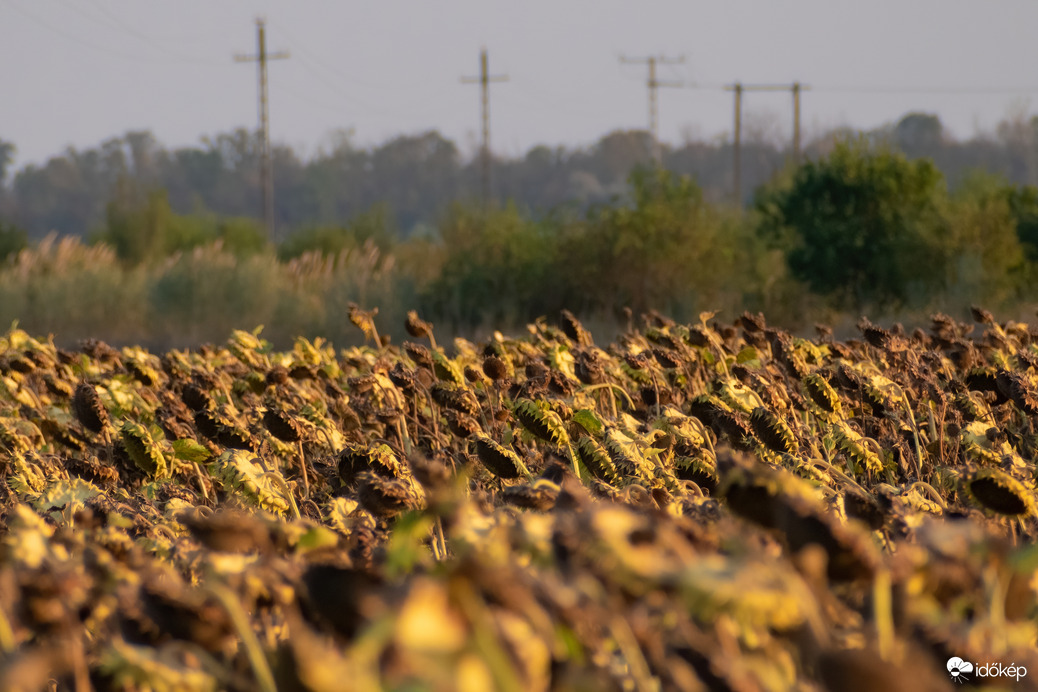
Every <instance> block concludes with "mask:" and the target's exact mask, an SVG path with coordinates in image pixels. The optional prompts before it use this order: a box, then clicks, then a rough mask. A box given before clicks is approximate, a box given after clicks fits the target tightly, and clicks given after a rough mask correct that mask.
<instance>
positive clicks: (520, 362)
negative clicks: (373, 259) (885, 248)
mask: <svg viewBox="0 0 1038 692" xmlns="http://www.w3.org/2000/svg"><path fill="white" fill-rule="evenodd" d="M973 316H974V318H975V319H974V322H973V323H970V324H966V323H961V322H958V321H956V320H954V319H952V318H950V317H948V316H946V315H941V314H936V315H934V316H933V317H932V326H931V327H930V328H929V329H928V330H916V331H914V332H912V333H906V332H905V330H903V329H901V328H899V327H897V326H895V327H894V328H892V329H884V328H881V327H879V326H877V325H874V324H871V323H869V322H868V321H866V320H863V321H862V322H860V323H859V325H858V328H859V333H860V338H855V339H851V340H845V341H840V340H836V339H835V338H834V337H833V334H832V332H831V330H828V329H827V328H825V327H824V326H819V327H818V328H817V337H816V338H814V339H805V338H801V337H797V336H794V335H792V334H790V333H788V332H786V331H783V330H781V329H777V328H774V327H772V326H769V325H768V324H767V323H766V321H765V318H764V317H763V316H762V315H760V314H757V315H753V314H749V313H744V314H743V315H742V316H741V317H739V318H738V319H736V320H734V321H732V320H730V319H729V320H727V321H724V320H720V319H718V316H717V315H714V314H711V313H704V314H702V315H701V316H700V318H699V320H698V321H696V322H694V323H691V324H681V323H677V322H675V321H672V320H670V319H668V318H667V317H665V316H663V315H661V314H658V313H654V312H650V313H648V314H645V315H643V316H642V317H641V319H640V320H636V321H635V322H634V323H632V325H631V326H630V327H629V328H628V329H627V330H626V331H624V332H623V333H622V334H620V335H619V336H618V338H617V339H616V340H615V341H614V342H613V343H610V344H596V343H595V342H594V340H593V338H592V336H591V334H590V333H589V332H588V330H587V329H585V327H584V326H583V325H582V324H581V323H580V322H579V321H578V320H577V319H576V318H575V317H574V316H573V315H572V314H570V313H568V312H565V311H563V312H562V314H561V317H560V318H559V319H558V320H557V321H555V322H549V321H547V320H538V321H536V322H534V323H532V324H530V325H528V327H527V329H526V332H525V333H523V334H522V335H518V336H507V335H503V334H500V333H494V334H493V335H492V336H490V337H488V338H486V339H485V340H483V341H482V342H480V343H474V342H471V341H466V340H462V339H455V340H454V341H453V343H450V344H443V343H437V341H436V336H435V332H434V326H433V325H432V324H430V323H429V322H426V321H425V320H423V319H421V318H420V317H419V315H418V314H416V313H414V312H411V313H409V314H408V316H407V320H406V324H405V325H404V326H405V328H406V331H407V333H408V334H409V335H410V337H411V340H408V341H404V342H403V343H402V344H401V345H400V346H396V345H390V344H388V343H386V340H385V339H384V338H382V337H381V336H380V333H379V327H380V326H381V327H382V328H383V330H385V329H386V328H387V325H380V324H379V322H378V316H377V311H375V310H373V309H372V310H365V309H363V308H362V307H360V306H357V305H353V306H351V307H350V310H349V320H350V322H352V324H353V325H354V326H356V327H357V328H358V329H359V330H360V334H361V335H362V336H363V337H364V339H365V345H363V346H359V347H351V348H349V349H340V350H336V349H335V348H334V347H333V346H332V345H331V344H330V343H327V342H325V341H323V340H320V339H315V340H312V341H311V340H306V339H302V338H300V339H298V340H297V341H296V342H295V344H294V346H293V347H292V348H291V350H283V351H279V350H275V349H274V348H273V347H272V346H271V344H270V343H268V342H267V341H265V340H264V339H263V338H262V337H261V334H262V332H260V331H259V330H256V331H253V332H246V331H235V332H234V333H233V334H232V335H231V337H230V338H229V339H228V340H227V341H226V342H225V343H223V344H222V345H219V346H206V347H202V348H199V349H196V350H171V351H168V352H166V353H162V354H157V353H150V352H148V351H146V350H144V349H143V348H140V347H125V348H121V349H116V348H114V347H111V346H109V345H107V344H106V343H104V342H100V341H83V342H80V343H79V344H78V345H77V346H76V347H74V348H60V347H57V346H56V345H55V344H54V341H53V340H52V339H42V338H35V337H33V336H32V335H30V334H28V333H26V332H24V331H22V330H19V329H17V328H14V329H12V330H10V331H9V332H8V333H7V334H6V335H4V336H3V337H2V339H0V402H2V403H0V476H2V482H0V514H2V516H3V521H2V527H3V528H2V530H0V689H4V690H12V691H14V690H40V689H49V690H75V691H76V692H85V691H86V690H92V689H96V690H126V691H135V690H141V691H143V690H153V691H156V692H158V691H169V692H172V691H174V690H177V691H179V690H184V691H188V690H200V691H201V690H242V691H245V690H261V691H263V692H272V691H273V690H312V691H315V692H316V691H332V690H345V689H350V690H360V691H375V690H401V691H403V690H408V691H411V690H414V691H417V690H429V691H440V690H443V691H446V690H464V691H470V690H471V691H476V690H506V691H513V690H514V691H519V690H539V691H547V690H589V691H590V690H638V691H648V690H739V691H752V690H769V691H770V690H775V691H777V690H791V689H798V690H819V691H821V690H832V691H835V690H876V689H884V690H887V691H888V692H895V691H899V690H939V689H948V688H950V687H951V686H952V681H953V680H956V681H961V679H958V678H957V677H956V676H958V675H960V670H963V669H962V668H960V667H954V671H955V672H954V674H953V675H951V676H950V671H952V670H953V666H952V663H953V662H954V661H955V660H958V663H956V664H955V665H956V666H959V665H960V664H963V662H964V661H977V662H987V663H991V664H998V666H999V668H998V670H1010V668H1009V666H1012V668H1011V669H1012V670H1013V671H1015V672H1016V673H1017V677H1016V678H1015V679H1013V678H1007V677H1000V678H997V679H994V678H988V679H981V678H977V679H975V680H974V681H973V682H983V683H985V684H986V685H988V688H989V689H990V688H992V687H991V685H992V683H994V685H995V687H999V686H1000V687H1001V688H1003V689H1029V688H1028V687H1027V686H1028V685H1030V686H1031V687H1038V684H1036V682H1035V676H1036V675H1038V653H1036V648H1035V647H1036V642H1038V547H1036V546H1035V539H1036V536H1038V516H1036V515H1038V497H1036V494H1035V461H1034V460H1035V456H1036V453H1038V432H1036V430H1035V420H1036V417H1038V331H1035V330H1033V329H1032V328H1030V327H1028V325H1026V324H1023V323H1019V322H1006V323H999V322H997V321H996V320H995V319H994V317H993V316H992V315H991V314H990V313H988V312H986V311H984V310H982V309H979V308H976V309H974V310H973ZM946 662H948V663H947V666H948V667H947V669H946ZM963 665H964V664H963ZM1020 671H1023V676H1020V675H1019V673H1020ZM1027 671H1032V672H1031V673H1030V675H1028V672H1027Z"/></svg>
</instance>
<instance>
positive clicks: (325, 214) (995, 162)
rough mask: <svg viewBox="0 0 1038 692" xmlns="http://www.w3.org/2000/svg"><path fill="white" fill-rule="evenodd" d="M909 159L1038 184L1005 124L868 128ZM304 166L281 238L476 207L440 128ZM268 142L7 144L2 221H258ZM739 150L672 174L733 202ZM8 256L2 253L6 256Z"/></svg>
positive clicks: (605, 163)
mask: <svg viewBox="0 0 1038 692" xmlns="http://www.w3.org/2000/svg"><path fill="white" fill-rule="evenodd" d="M851 134H854V133H849V132H845V131H835V132H829V133H826V134H824V135H822V136H819V137H817V138H815V139H814V140H813V141H812V142H809V143H808V144H807V146H806V147H805V154H806V156H807V158H817V157H818V156H821V155H824V154H825V153H826V152H828V151H830V150H831V149H832V146H833V143H834V142H835V141H838V140H839V139H841V138H845V137H847V136H848V135H851ZM864 134H865V136H866V137H867V138H868V139H869V141H871V142H873V143H884V144H886V145H889V146H891V147H892V148H894V149H896V150H898V151H901V152H903V153H905V154H906V155H907V156H909V157H910V158H921V157H925V158H929V159H931V160H932V161H933V162H934V163H935V165H936V167H937V169H938V170H940V171H941V172H942V174H943V175H944V177H945V179H946V180H947V181H948V183H949V184H950V185H951V186H952V187H956V186H957V185H959V184H960V183H961V182H963V181H964V180H965V179H966V177H967V175H968V174H969V172H970V171H972V170H976V169H983V170H986V171H988V172H990V173H994V174H997V175H1001V176H1004V177H1005V178H1006V179H1007V180H1008V181H1010V182H1012V183H1014V184H1017V185H1025V184H1038V125H1036V119H1033V118H1032V119H1027V118H1026V117H1023V116H1015V117H1011V118H1007V119H1006V120H1005V121H1004V122H1002V123H1001V124H1000V125H999V126H998V127H997V129H996V131H994V132H992V133H988V134H984V135H977V136H975V137H973V138H971V139H969V140H967V141H956V140H954V139H952V138H951V137H949V136H948V135H947V133H946V132H945V131H944V128H943V126H942V124H941V122H940V120H939V119H938V118H937V117H936V116H934V115H928V114H922V113H913V114H908V115H906V116H905V117H903V118H902V119H901V120H899V121H898V122H897V123H895V124H891V125H889V126H885V127H882V128H879V129H877V130H875V131H872V132H868V133H864ZM748 140H749V141H744V143H743V147H742V162H743V166H742V171H743V172H742V177H743V188H744V190H746V194H745V198H744V199H743V200H741V201H742V202H743V203H744V204H749V203H750V202H752V197H753V190H755V189H757V188H759V187H760V186H761V185H763V184H764V183H766V182H768V181H769V180H772V179H773V178H774V177H775V176H776V175H777V174H779V173H780V172H782V171H783V170H785V168H786V166H787V165H788V162H789V159H790V156H789V155H790V152H789V151H788V149H787V148H786V147H784V146H783V145H780V144H777V143H775V142H769V141H767V139H766V138H764V137H763V136H757V137H752V136H751V137H749V138H748ZM330 142H331V143H330V144H329V145H327V146H326V147H324V148H323V149H321V150H320V151H318V152H317V153H316V154H314V155H312V156H310V157H307V158H304V157H303V156H302V155H301V154H299V153H298V152H295V151H293V150H292V149H291V148H290V147H287V146H283V145H282V146H275V147H274V149H273V159H274V170H275V179H276V188H277V191H276V194H275V202H276V213H275V216H276V223H277V227H278V229H279V234H280V237H285V236H287V235H289V234H290V233H292V232H294V231H298V230H301V229H310V230H312V229H315V228H320V227H329V226H339V225H343V224H346V223H348V222H350V221H351V220H353V219H355V218H357V217H358V216H360V215H362V214H365V213H368V212H371V211H372V210H374V209H378V208H381V209H382V210H383V211H382V213H384V214H385V215H386V220H387V221H388V222H389V224H390V225H391V226H392V231H393V232H394V233H396V234H398V235H400V236H402V237H409V236H410V235H412V234H416V233H417V234H422V233H428V232H431V231H432V230H433V229H434V228H435V227H436V225H437V224H438V223H439V222H440V220H441V219H442V217H443V214H444V213H446V211H447V210H448V208H449V207H450V205H451V203H452V202H456V201H462V202H471V201H474V200H475V199H476V198H477V195H478V194H479V190H480V177H479V176H480V170H479V162H478V160H476V159H467V158H466V157H464V156H462V153H461V151H460V150H459V148H458V146H457V145H456V144H455V143H454V142H452V141H450V140H448V139H446V138H444V137H443V136H441V135H440V134H439V133H437V132H435V131H430V132H424V133H419V134H409V135H401V136H399V137H395V138H393V139H391V140H389V141H387V142H384V143H382V144H381V145H378V146H372V147H362V146H358V145H357V144H356V143H355V142H354V141H353V139H351V138H350V137H349V136H348V135H346V134H341V133H340V134H338V135H336V136H333V137H331V138H330ZM260 150H261V148H260V139H259V137H258V134H257V133H255V132H251V131H248V130H245V129H239V130H235V131H233V132H228V133H222V134H218V135H216V136H213V137H210V138H205V139H203V140H202V141H201V143H200V144H199V145H197V146H190V147H182V148H175V149H167V148H165V147H163V146H162V145H161V144H160V143H159V142H158V141H157V140H156V139H155V137H154V136H153V135H152V134H151V133H149V132H146V131H142V132H128V133H126V134H124V135H122V136H119V137H113V138H111V139H109V140H107V141H105V142H103V143H102V144H100V145H99V146H97V147H93V148H87V149H82V150H79V149H73V148H69V149H67V150H66V151H65V152H63V153H61V154H59V155H57V156H54V157H51V158H50V159H48V160H47V161H46V162H44V163H42V164H39V165H36V164H30V165H26V166H24V167H22V168H21V169H19V170H12V166H11V163H12V161H13V160H14V154H15V151H16V150H15V146H14V144H13V143H10V142H6V141H3V140H0V223H2V224H3V226H2V227H3V228H5V229H8V230H10V229H12V228H16V229H20V231H22V232H24V233H25V235H26V237H27V238H30V239H39V238H42V237H43V236H45V235H46V234H47V233H50V232H52V231H55V232H57V233H59V234H61V235H76V236H80V237H89V235H90V234H91V233H92V232H95V231H97V230H98V229H100V228H103V227H104V226H105V225H106V224H107V223H108V222H109V221H110V219H109V218H108V216H109V214H110V207H111V206H112V205H113V204H115V205H116V206H119V205H122V206H124V207H125V206H126V205H127V204H128V203H129V202H131V201H133V198H134V197H135V196H137V197H140V196H142V195H147V194H151V193H152V192H153V191H155V190H162V191H164V192H165V195H166V200H167V202H168V205H169V208H170V210H171V211H173V212H175V213H177V214H202V215H204V214H209V215H212V216H213V217H218V218H222V219H228V218H251V217H255V216H256V215H257V213H258V210H259V208H260V203H259V180H258V176H259V155H260ZM732 154H733V152H732V144H731V142H730V141H716V142H695V141H688V142H685V143H682V144H680V145H675V146H664V148H663V167H664V168H666V169H667V170H670V171H673V172H674V173H676V174H678V175H687V176H690V177H691V178H692V179H693V180H695V181H696V183H697V185H698V187H699V188H700V189H701V190H702V191H703V194H704V196H705V197H706V199H707V200H709V201H711V202H716V203H720V202H722V201H728V200H730V194H731V185H732V167H733V155H732ZM649 161H651V141H650V138H649V135H648V133H646V132H644V131H638V130H634V131H617V132H612V133H609V134H607V135H605V136H604V137H602V138H601V139H599V140H598V141H597V142H595V143H594V144H593V145H591V146H588V147H583V148H579V147H578V148H568V147H561V146H560V147H547V146H537V147H534V148H532V149H530V150H529V151H528V152H526V154H525V155H523V156H521V157H516V158H506V157H498V158H496V159H495V161H494V166H493V170H494V186H493V189H494V195H495V197H496V199H497V200H499V201H500V202H502V203H504V202H505V201H509V202H511V203H514V204H515V205H516V206H517V208H518V209H520V210H521V211H522V212H523V213H527V214H532V215H543V214H547V213H549V212H551V211H553V210H557V209H559V208H561V207H566V206H568V207H572V208H576V209H581V210H583V209H588V208H590V207H592V206H594V205H597V204H602V203H607V202H609V201H610V200H612V199H616V198H624V197H626V196H628V195H629V193H630V187H629V186H628V175H629V173H630V172H631V170H633V169H634V168H635V167H636V166H638V165H644V164H646V163H647V162H649ZM2 249H3V248H2V247H0V251H2Z"/></svg>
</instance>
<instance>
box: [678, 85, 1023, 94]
mask: <svg viewBox="0 0 1038 692" xmlns="http://www.w3.org/2000/svg"><path fill="white" fill-rule="evenodd" d="M743 86H744V87H745V88H746V89H749V88H750V87H755V86H756V87H765V86H766V87H772V86H773V85H764V84H758V85H751V84H746V85H743ZM685 88H686V89H693V90H696V91H730V90H731V89H730V85H727V84H700V83H693V84H687V85H685ZM788 88H789V87H786V86H774V88H769V89H766V90H768V91H784V90H787V89H788ZM811 91H812V92H815V93H829V94H920V95H941V94H948V95H963V96H976V95H984V94H1038V86H995V87H987V86H962V87H941V86H879V85H871V86H870V85H859V86H854V85H846V86H838V85H814V86H812V87H811Z"/></svg>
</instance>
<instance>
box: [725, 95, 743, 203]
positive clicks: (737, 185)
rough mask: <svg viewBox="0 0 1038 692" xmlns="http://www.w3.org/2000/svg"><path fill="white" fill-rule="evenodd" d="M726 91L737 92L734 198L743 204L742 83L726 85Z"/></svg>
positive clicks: (733, 165)
mask: <svg viewBox="0 0 1038 692" xmlns="http://www.w3.org/2000/svg"><path fill="white" fill-rule="evenodd" d="M725 90H726V91H734V92H735V132H734V137H733V138H732V140H733V141H732V150H733V154H732V156H733V157H734V158H733V160H732V178H733V179H732V198H733V200H734V202H735V204H736V206H740V205H742V84H741V83H740V82H736V83H735V84H733V85H732V86H726V87H725Z"/></svg>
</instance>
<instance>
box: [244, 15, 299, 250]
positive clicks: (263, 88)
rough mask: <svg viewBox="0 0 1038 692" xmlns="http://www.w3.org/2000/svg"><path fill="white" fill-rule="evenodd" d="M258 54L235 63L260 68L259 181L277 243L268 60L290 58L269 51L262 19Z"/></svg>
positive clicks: (269, 235)
mask: <svg viewBox="0 0 1038 692" xmlns="http://www.w3.org/2000/svg"><path fill="white" fill-rule="evenodd" d="M256 46H257V51H256V55H241V54H239V55H236V56H234V60H235V62H255V63H257V65H258V68H259V120H260V134H261V135H262V137H263V144H262V146H263V151H262V152H261V156H260V182H261V185H262V200H263V222H264V224H265V225H266V227H267V238H268V239H269V240H271V241H274V240H276V238H275V236H274V174H273V170H272V165H273V162H272V161H271V156H270V114H269V110H268V107H267V61H268V60H283V59H285V58H288V57H289V55H288V53H287V52H285V51H278V52H276V53H268V52H267V38H266V23H265V22H264V20H263V18H262V17H260V18H258V19H256Z"/></svg>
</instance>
